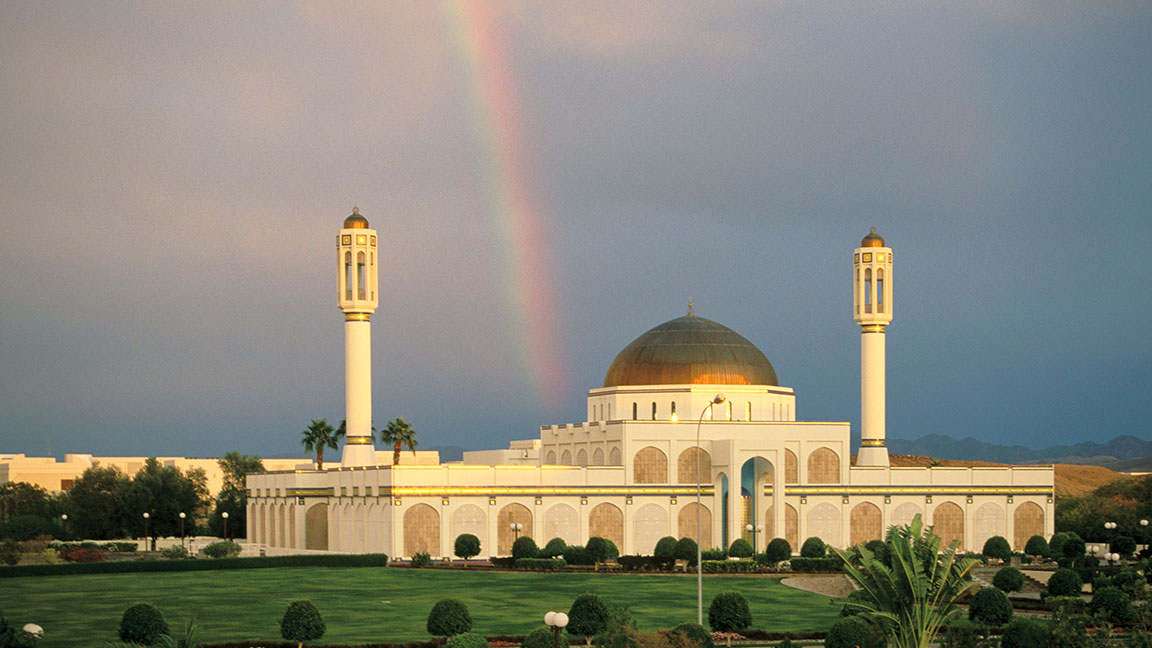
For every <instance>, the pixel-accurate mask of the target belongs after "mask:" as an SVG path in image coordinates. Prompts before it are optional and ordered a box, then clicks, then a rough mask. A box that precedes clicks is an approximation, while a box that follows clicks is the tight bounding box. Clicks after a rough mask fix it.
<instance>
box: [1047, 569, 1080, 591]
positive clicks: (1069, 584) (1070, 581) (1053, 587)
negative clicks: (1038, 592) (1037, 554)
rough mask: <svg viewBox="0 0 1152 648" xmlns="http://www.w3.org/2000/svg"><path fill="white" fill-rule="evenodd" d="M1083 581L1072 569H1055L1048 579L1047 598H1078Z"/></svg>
mask: <svg viewBox="0 0 1152 648" xmlns="http://www.w3.org/2000/svg"><path fill="white" fill-rule="evenodd" d="M1083 589H1084V581H1083V580H1081V579H1080V574H1077V573H1076V572H1075V570H1072V569H1057V570H1056V571H1054V572H1052V576H1050V577H1049V578H1048V596H1080V592H1081V591H1082V590H1083Z"/></svg>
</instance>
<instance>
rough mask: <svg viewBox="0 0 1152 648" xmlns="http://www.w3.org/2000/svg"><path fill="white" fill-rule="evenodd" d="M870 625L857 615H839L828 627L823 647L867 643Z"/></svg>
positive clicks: (848, 646)
mask: <svg viewBox="0 0 1152 648" xmlns="http://www.w3.org/2000/svg"><path fill="white" fill-rule="evenodd" d="M871 636H872V626H871V625H870V624H869V623H868V622H867V621H865V620H864V619H861V618H860V617H858V616H849V617H841V618H840V619H837V621H836V623H833V624H832V627H831V628H829V629H828V635H827V636H826V637H824V648H856V647H858V646H864V645H866V644H867V642H868V639H870V638H871Z"/></svg>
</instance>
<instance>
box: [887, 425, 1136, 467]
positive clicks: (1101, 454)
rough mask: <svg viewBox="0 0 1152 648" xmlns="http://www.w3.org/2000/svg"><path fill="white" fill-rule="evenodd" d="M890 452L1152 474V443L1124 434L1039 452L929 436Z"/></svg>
mask: <svg viewBox="0 0 1152 648" xmlns="http://www.w3.org/2000/svg"><path fill="white" fill-rule="evenodd" d="M888 451H889V452H891V453H892V454H911V455H924V456H928V457H936V458H939V459H961V460H968V461H992V462H998V463H1010V464H1055V463H1062V464H1085V465H1094V466H1103V467H1105V468H1109V469H1111V470H1115V471H1117V472H1145V471H1152V441H1147V440H1144V439H1140V438H1137V437H1134V436H1131V435H1121V436H1118V437H1116V438H1114V439H1112V440H1111V441H1106V442H1104V443H1094V442H1091V441H1086V442H1084V443H1077V444H1075V445H1055V446H1049V447H1047V448H1039V449H1036V448H1028V447H1026V446H1022V445H1012V446H1005V445H996V444H994V443H988V442H985V441H980V440H978V439H974V438H972V437H966V438H964V439H959V440H957V439H953V438H952V437H949V436H944V435H940V434H929V435H927V436H923V437H920V438H919V439H888Z"/></svg>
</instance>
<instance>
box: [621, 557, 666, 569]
mask: <svg viewBox="0 0 1152 648" xmlns="http://www.w3.org/2000/svg"><path fill="white" fill-rule="evenodd" d="M616 562H618V563H620V566H621V567H623V568H624V571H671V570H672V568H673V567H674V566H675V565H676V559H675V558H672V557H671V556H669V557H661V556H620V557H619V558H617V559H616Z"/></svg>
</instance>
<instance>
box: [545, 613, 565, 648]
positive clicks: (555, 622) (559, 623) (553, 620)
mask: <svg viewBox="0 0 1152 648" xmlns="http://www.w3.org/2000/svg"><path fill="white" fill-rule="evenodd" d="M544 623H545V624H547V625H548V626H550V627H551V628H552V635H553V636H554V637H555V638H556V641H555V642H554V643H553V646H554V647H555V648H560V633H561V632H563V631H564V628H565V627H566V626H567V625H568V615H567V614H564V613H563V612H549V613H548V614H545V615H544Z"/></svg>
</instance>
